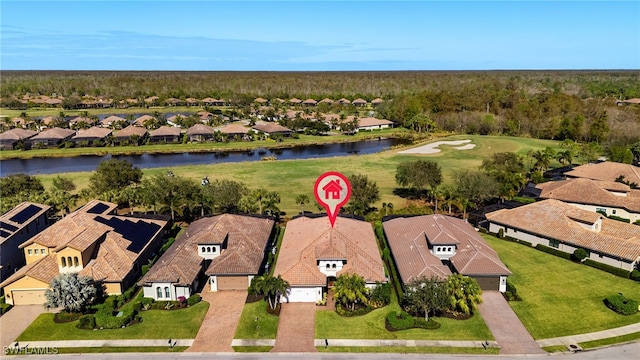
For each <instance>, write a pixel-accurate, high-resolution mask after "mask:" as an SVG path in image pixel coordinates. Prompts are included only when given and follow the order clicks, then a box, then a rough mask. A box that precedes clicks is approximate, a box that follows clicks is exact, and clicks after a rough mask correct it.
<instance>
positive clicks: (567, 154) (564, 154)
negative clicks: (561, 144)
mask: <svg viewBox="0 0 640 360" xmlns="http://www.w3.org/2000/svg"><path fill="white" fill-rule="evenodd" d="M556 159H557V160H558V161H559V162H560V164H562V165H563V166H564V165H565V164H568V165H571V164H572V163H573V154H572V153H571V150H565V151H560V152H559V153H558V154H557V157H556Z"/></svg>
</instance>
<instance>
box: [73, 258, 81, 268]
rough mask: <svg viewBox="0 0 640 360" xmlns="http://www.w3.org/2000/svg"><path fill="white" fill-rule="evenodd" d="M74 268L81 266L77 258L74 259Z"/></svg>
mask: <svg viewBox="0 0 640 360" xmlns="http://www.w3.org/2000/svg"><path fill="white" fill-rule="evenodd" d="M73 266H75V267H78V266H80V264H78V257H77V256H74V257H73Z"/></svg>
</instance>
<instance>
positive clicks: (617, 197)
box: [535, 178, 640, 223]
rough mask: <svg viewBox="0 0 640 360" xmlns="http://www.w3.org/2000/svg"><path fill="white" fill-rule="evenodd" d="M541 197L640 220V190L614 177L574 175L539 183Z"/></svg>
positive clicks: (633, 220) (607, 214)
mask: <svg viewBox="0 0 640 360" xmlns="http://www.w3.org/2000/svg"><path fill="white" fill-rule="evenodd" d="M535 188H536V190H538V191H539V193H538V195H537V197H538V198H540V199H556V200H560V201H563V202H565V203H568V204H571V205H573V206H577V207H579V208H580V209H584V210H588V211H593V212H599V213H601V214H603V215H605V216H617V217H620V218H623V219H629V220H630V221H631V223H634V222H636V221H638V220H640V190H636V189H631V187H629V185H626V184H623V183H619V182H614V181H599V180H591V179H587V178H572V179H567V180H560V181H549V182H545V183H541V184H537V185H536V187H535Z"/></svg>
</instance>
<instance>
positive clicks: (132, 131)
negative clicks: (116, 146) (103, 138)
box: [114, 125, 147, 138]
mask: <svg viewBox="0 0 640 360" xmlns="http://www.w3.org/2000/svg"><path fill="white" fill-rule="evenodd" d="M146 133H147V129H146V128H143V127H140V126H133V125H129V126H127V127H126V128H124V129H122V130H120V131H118V132H116V134H115V135H114V137H115V138H129V137H130V136H132V135H138V136H140V137H143V136H144V135H145V134H146Z"/></svg>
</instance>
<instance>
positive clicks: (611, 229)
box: [487, 199, 640, 271]
mask: <svg viewBox="0 0 640 360" xmlns="http://www.w3.org/2000/svg"><path fill="white" fill-rule="evenodd" d="M487 220H488V221H489V231H490V232H492V233H496V234H497V233H502V234H504V236H509V237H512V238H515V239H519V240H523V241H527V242H529V243H531V245H532V246H536V245H537V244H542V245H544V246H548V247H552V248H555V249H558V250H560V251H563V252H565V253H569V254H573V252H574V251H575V250H576V249H579V248H582V249H584V250H586V251H587V253H588V254H589V255H588V258H589V259H591V260H593V261H596V262H599V263H602V264H607V265H610V266H614V267H618V268H621V269H625V270H628V271H632V270H633V269H634V268H636V267H637V266H638V262H639V261H640V226H637V225H632V224H628V223H625V222H621V221H617V220H611V219H607V218H606V217H604V216H603V215H602V214H598V213H595V212H591V211H587V210H583V209H580V208H577V207H575V206H573V205H569V204H565V203H564V202H562V201H558V200H553V199H549V200H542V201H538V202H535V203H532V204H527V205H524V206H520V207H517V208H514V209H503V210H498V211H494V212H491V213H488V214H487Z"/></svg>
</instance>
